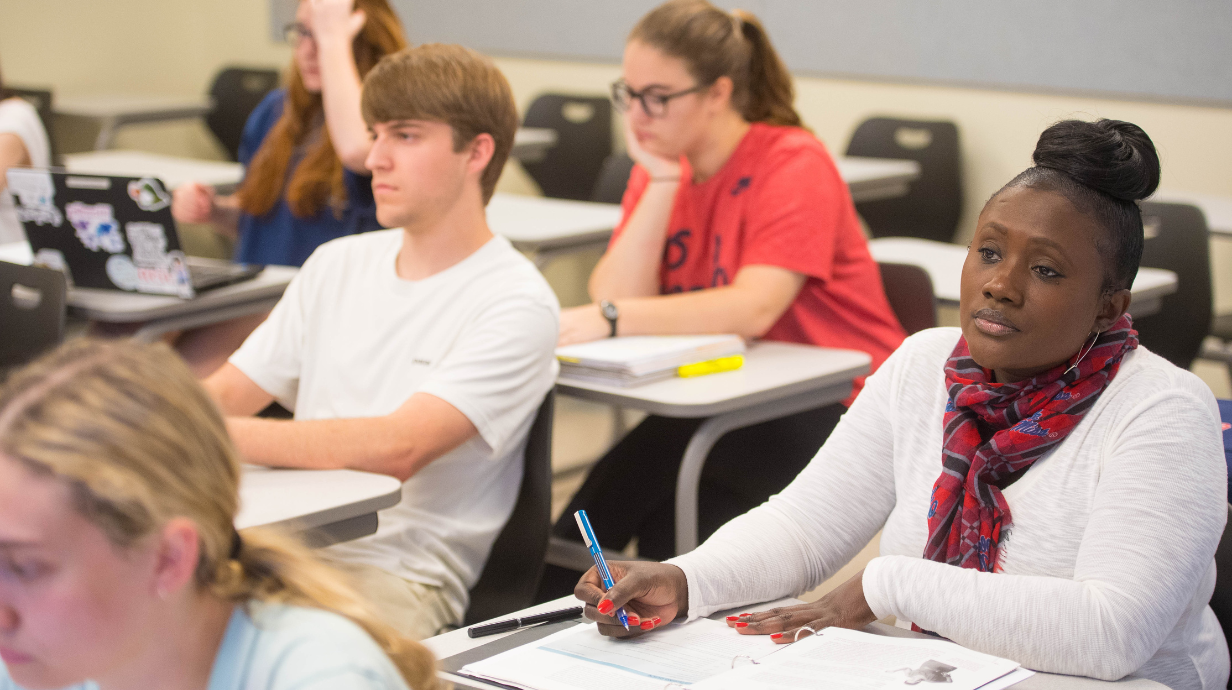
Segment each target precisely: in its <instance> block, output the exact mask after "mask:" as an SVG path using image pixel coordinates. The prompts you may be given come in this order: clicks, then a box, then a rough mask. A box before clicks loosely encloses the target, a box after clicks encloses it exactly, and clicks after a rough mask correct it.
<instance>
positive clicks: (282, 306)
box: [228, 255, 316, 410]
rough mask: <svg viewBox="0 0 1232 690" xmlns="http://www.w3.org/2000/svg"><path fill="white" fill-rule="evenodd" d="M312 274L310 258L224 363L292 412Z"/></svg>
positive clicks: (313, 267)
mask: <svg viewBox="0 0 1232 690" xmlns="http://www.w3.org/2000/svg"><path fill="white" fill-rule="evenodd" d="M314 256H315V255H314ZM315 274H316V268H315V263H314V262H313V257H312V256H310V257H308V261H306V262H305V263H304V267H303V268H302V269H301V270H300V272H299V273H298V274H296V276H295V277H294V278H292V279H291V284H290V285H288V286H287V290H286V292H284V293H283V295H282V299H280V300H278V304H276V305H275V306H274V310H273V311H271V312H270V315H269V318H268V319H266V320H265V321H264V322H263V323H262V324H261V325H260V326H257V329H256V330H254V331H253V332H252V334H251V335H249V336H248V338H247V339H246V340H245V341H244V344H243V345H241V346H240V349H238V350H236V351H235V354H233V355H231V358H230V360H228V361H230V362H231V364H233V365H235V366H236V368H238V369H239V370H240V371H242V372H244V375H245V376H247V377H248V378H250V379H252V382H253V383H255V384H257V385H258V386H260V388H261V390H263V391H265V392H266V393H269V394H270V395H272V396H274V398H275V399H277V400H278V402H279V404H281V405H282V406H283V407H285V408H287V409H288V410H294V409H295V396H296V393H297V392H298V390H299V378H300V372H301V371H302V366H303V357H304V334H305V332H306V331H305V326H306V324H305V320H306V315H307V314H308V313H310V309H311V306H312V305H311V302H312V299H311V294H312V286H313V276H314V275H315Z"/></svg>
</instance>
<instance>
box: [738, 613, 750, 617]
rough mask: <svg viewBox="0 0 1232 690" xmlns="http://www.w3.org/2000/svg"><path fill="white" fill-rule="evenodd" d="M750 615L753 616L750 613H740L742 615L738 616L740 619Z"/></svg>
mask: <svg viewBox="0 0 1232 690" xmlns="http://www.w3.org/2000/svg"><path fill="white" fill-rule="evenodd" d="M751 615H753V614H751V613H742V614H740V617H741V618H744V617H745V616H751Z"/></svg>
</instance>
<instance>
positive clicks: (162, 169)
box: [64, 150, 244, 194]
mask: <svg viewBox="0 0 1232 690" xmlns="http://www.w3.org/2000/svg"><path fill="white" fill-rule="evenodd" d="M64 168H65V169H66V170H68V171H69V172H74V173H83V174H87V175H118V176H125V177H146V176H150V177H157V178H158V179H160V180H162V181H163V184H165V185H167V188H168V189H175V188H176V187H179V186H180V185H182V184H184V183H185V182H200V183H202V184H207V185H211V186H213V187H216V188H218V189H219V191H220V192H222V193H224V194H225V193H228V192H229V191H231V190H233V189H234V188H235V186H236V185H237V184H239V182H240V180H242V179H244V166H242V165H240V164H239V163H231V162H228V161H208V160H200V159H196V158H181V157H179V156H164V155H162V154H158V153H149V152H146V151H123V150H109V151H87V152H85V153H69V154H65V156H64Z"/></svg>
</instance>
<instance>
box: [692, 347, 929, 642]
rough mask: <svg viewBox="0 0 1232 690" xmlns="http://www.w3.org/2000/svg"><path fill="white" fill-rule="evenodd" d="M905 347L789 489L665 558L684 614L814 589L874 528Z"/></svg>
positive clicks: (890, 469) (868, 384) (887, 490)
mask: <svg viewBox="0 0 1232 690" xmlns="http://www.w3.org/2000/svg"><path fill="white" fill-rule="evenodd" d="M902 352H903V350H902V349H900V350H899V351H898V352H896V353H895V354H893V355H891V356H890V358H889V359H887V360H886V361H885V363H883V364H882V366H881V367H880V368H879V369H878V370H877V372H876V373H875V374H873V375H872V376H870V377H868V379H867V380H866V381H865V384H864V390H863V391H861V392H860V395H859V396H858V397H857V398H856V400H855V402H854V403H853V404H852V406H851V408H850V409H849V410H848V411H847V413H846V414H844V415H843V418H842V419H841V420H840V421H839V423H838V426H837V427H835V429H834V431H833V432H832V433H831V434H830V438H829V439H828V440H827V441H826V443H825V445H824V446H822V448H821V450H820V451H818V453H817V455H816V457H814V458H813V460H812V461H811V462H810V463H809V464H808V466H807V467H805V469H804V470H803V471H802V472H801V473H800V475H799V476H797V477H796V479H795V480H794V481H793V482H792V483H791V484H790V485H788V486H787V488H785V489H783V491H782V492H781V493H779V494H777V495H775V496H773V497H771V498H770V500H769V501H768V502H766V503H765V504H763V505H761V506H759V507H757V508H755V509H753V510H751V511H749V512H748V513H746V514H745V515H742V516H740V517H738V518H736V519H734V520H732V521H731V522H729V523H727V524H726V525H724V526H723V527H721V528H720V529H719V530H718V531H717V532H715V533H714V534H713V535H712V536H711V537H710V538H709V539H707V540H706V542H705V543H704V544H702V545H701V546H699V547H698V548H697V549H695V550H694V551H692V552H690V553H688V554H684V555H682V556H678V557H676V558H673V559H671V560H670V561H668V562H669V563H673V564H675V565H677V566H679V567H680V568H681V569H682V570H684V572H685V576H686V577H687V580H688V586H689V618H690V619H693V618H697V617H700V616H707V615H710V614H711V613H714V612H715V611H721V610H723V609H725V608H731V607H735V606H743V605H745V604H752V603H757V602H761V601H768V600H771V599H777V598H781V597H784V596H794V595H797V594H800V593H801V592H805V591H807V590H809V589H812V588H814V587H816V586H817V585H819V584H821V583H822V582H823V581H824V580H825V579H826V578H827V577H829V576H830V575H832V574H834V572H835V571H837V570H838V569H839V568H841V567H842V566H843V565H845V564H846V563H847V561H849V560H851V558H852V557H853V556H855V554H856V553H858V552H859V550H860V549H861V548H863V547H864V546H865V544H867V543H868V541H869V540H870V539H872V537H873V535H874V534H876V533H877V530H879V529H881V525H882V524H883V523H884V522H885V520H886V516H888V515H889V513H890V510H891V509H893V507H894V445H893V434H892V433H891V423H892V422H891V420H890V417H889V411H890V410H891V409H892V404H891V398H892V397H893V388H894V379H896V378H897V377H896V370H897V368H898V367H900V366H902V363H901V360H902V359H903V358H904V355H903V354H901V353H902ZM755 460H756V459H755ZM765 461H767V462H770V461H773V458H765Z"/></svg>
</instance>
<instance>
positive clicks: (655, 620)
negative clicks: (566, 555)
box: [573, 561, 689, 637]
mask: <svg viewBox="0 0 1232 690" xmlns="http://www.w3.org/2000/svg"><path fill="white" fill-rule="evenodd" d="M607 565H608V570H610V571H611V573H612V579H614V580H615V581H616V584H615V586H613V587H612V588H611V589H609V590H608V591H607V592H604V591H603V581H602V580H601V579H600V578H599V572H598V571H597V570H596V569H595V568H591V569H590V570H587V571H586V573H585V574H584V575H582V579H581V580H579V581H578V583H577V586H576V587H574V588H573V596H575V597H577V598H578V599H580V600H582V601H583V602H585V603H586V610H585V616H586V617H587V618H589V619H590V620H592V621H594V622H596V623H598V624H599V632H600V633H601V634H603V635H607V636H608V637H636V636H638V635H641V634H642V633H643V632H646V631H649V630H654V629H655V628H657V627H659V626H660V625H663V624H665V623H671V622H672V621H673V620H675V619H676V617H677V616H687V615H688V613H689V584H688V582H687V581H686V580H685V576H684V571H683V570H681V569H680V568H677V567H676V566H674V565H668V564H666V563H650V562H647V561H623V562H622V561H609V562H608V564H607ZM621 607H624V609H625V613H626V614H627V615H628V617H629V629H628V630H625V626H623V625H621V624H620V621H618V620H616V616H615V613H616V609H618V608H621Z"/></svg>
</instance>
